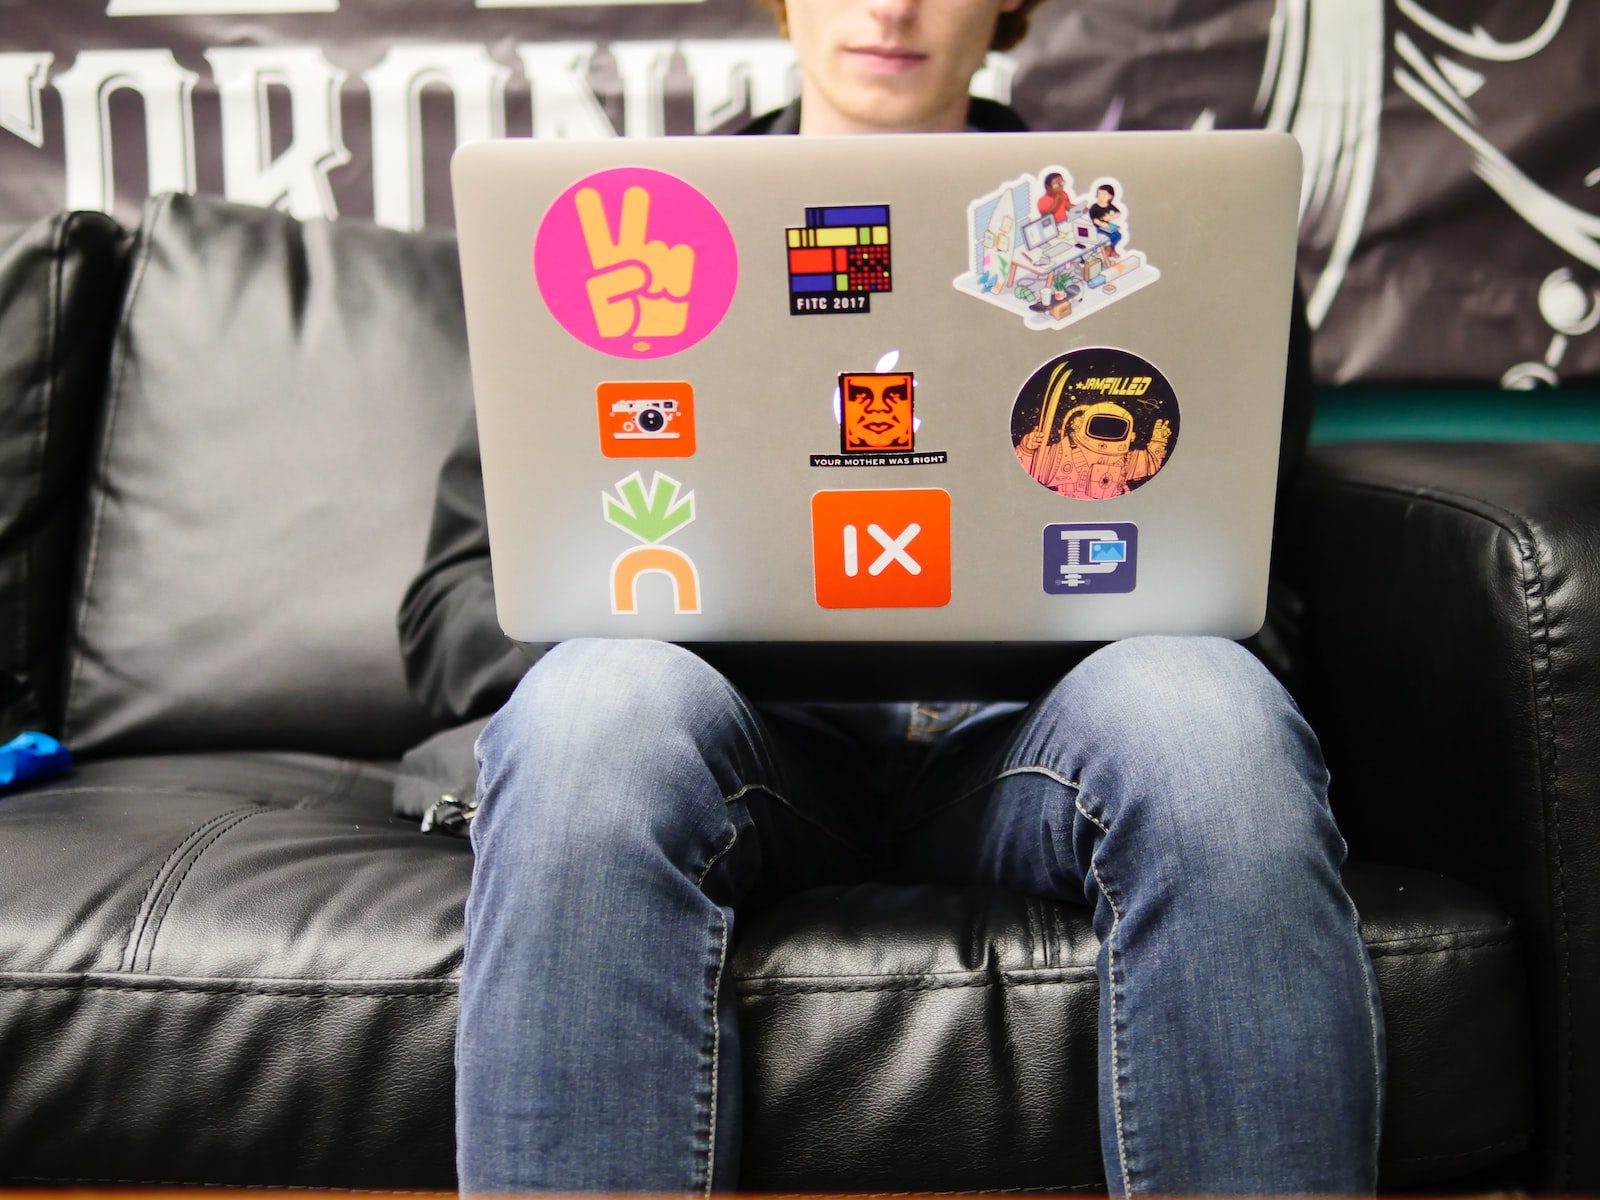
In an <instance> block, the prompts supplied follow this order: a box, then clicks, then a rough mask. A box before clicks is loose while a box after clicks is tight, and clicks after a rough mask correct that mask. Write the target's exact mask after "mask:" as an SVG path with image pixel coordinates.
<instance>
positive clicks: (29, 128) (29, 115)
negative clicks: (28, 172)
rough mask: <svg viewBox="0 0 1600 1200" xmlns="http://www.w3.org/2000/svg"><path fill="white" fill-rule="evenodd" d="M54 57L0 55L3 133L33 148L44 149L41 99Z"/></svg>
mask: <svg viewBox="0 0 1600 1200" xmlns="http://www.w3.org/2000/svg"><path fill="white" fill-rule="evenodd" d="M55 59H56V56H55V55H54V54H0V129H5V130H9V131H10V132H11V133H14V134H16V135H17V136H18V137H19V138H21V139H22V140H23V141H25V142H27V143H28V144H29V145H30V146H41V147H42V146H43V145H44V112H43V106H42V105H41V104H40V96H41V94H42V93H43V92H44V77H45V73H46V72H47V71H49V70H50V64H51V63H53V62H54V61H55Z"/></svg>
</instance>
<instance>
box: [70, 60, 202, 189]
mask: <svg viewBox="0 0 1600 1200" xmlns="http://www.w3.org/2000/svg"><path fill="white" fill-rule="evenodd" d="M198 79H199V76H198V75H196V74H195V73H194V72H193V71H188V70H185V69H184V68H183V67H181V66H179V65H178V60H177V59H176V58H174V57H173V56H172V51H170V50H85V51H83V52H82V53H80V54H79V55H78V61H77V62H75V63H73V64H72V67H71V69H70V70H66V71H63V72H61V74H59V75H57V76H56V77H55V79H54V80H52V81H51V86H52V87H54V88H55V89H56V91H57V92H58V93H60V96H61V115H62V120H63V123H64V126H65V142H66V173H67V186H66V206H67V207H68V208H92V209H100V210H101V211H103V212H109V211H110V210H111V203H112V200H113V198H114V196H115V194H116V185H115V180H114V179H113V177H112V164H111V118H110V113H109V110H108V101H109V99H110V97H111V94H112V93H113V92H116V91H119V90H121V89H123V88H128V89H131V90H132V91H136V92H138V93H139V95H140V96H142V97H143V98H144V113H145V118H144V123H145V140H146V151H147V156H148V162H149V176H150V193H151V194H152V195H154V194H156V193H158V192H192V191H194V174H195V173H194V115H193V94H194V85H195V82H196V81H197V80H198Z"/></svg>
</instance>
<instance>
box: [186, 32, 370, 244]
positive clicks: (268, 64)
mask: <svg viewBox="0 0 1600 1200" xmlns="http://www.w3.org/2000/svg"><path fill="white" fill-rule="evenodd" d="M205 53H206V61H207V62H208V63H210V64H211V73H212V74H213V75H214V76H215V77H216V81H217V98H218V100H219V101H220V102H221V105H222V190H223V194H224V195H225V196H226V197H227V198H228V199H229V200H237V201H239V202H241V203H243V204H260V205H266V206H270V207H273V208H281V209H283V210H284V211H285V212H287V213H289V214H291V215H293V216H296V217H299V218H300V219H302V220H309V219H311V218H314V217H328V218H330V219H331V218H333V217H336V216H338V215H339V210H338V206H337V205H336V204H335V203H334V199H333V189H332V188H331V187H330V186H329V184H328V172H329V171H331V170H333V169H334V168H335V167H342V166H343V165H344V164H345V163H347V162H349V161H350V151H349V150H348V149H346V148H345V144H344V139H343V137H342V136H341V131H340V128H339V88H340V87H341V86H342V85H343V84H344V81H345V73H344V72H343V71H341V70H339V68H337V67H335V66H334V65H333V64H332V63H330V62H329V61H328V60H327V59H326V58H325V57H324V56H323V54H322V51H321V50H319V49H317V48H316V47H313V46H267V47H260V48H257V47H228V48H217V49H211V50H207V51H206V52H205ZM274 84H279V85H281V86H282V87H284V88H285V89H286V90H287V91H288V93H289V111H290V120H291V128H292V130H293V134H292V137H291V139H290V141H289V144H288V147H287V148H286V149H285V150H284V151H283V153H282V154H279V155H278V156H277V157H276V158H273V157H272V123H271V120H270V118H269V116H268V112H267V89H268V88H269V87H271V86H272V85H274Z"/></svg>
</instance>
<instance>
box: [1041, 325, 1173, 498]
mask: <svg viewBox="0 0 1600 1200" xmlns="http://www.w3.org/2000/svg"><path fill="white" fill-rule="evenodd" d="M1011 445H1012V447H1013V448H1014V449H1015V450H1016V454H1017V461H1018V462H1019V463H1021V464H1022V469H1023V470H1024V471H1026V472H1027V473H1028V474H1029V475H1030V476H1032V477H1033V479H1034V480H1036V481H1037V482H1038V483H1040V484H1041V485H1043V486H1044V487H1047V488H1049V489H1050V490H1051V491H1053V492H1059V493H1060V494H1061V495H1063V496H1070V497H1072V498H1073V499H1074V500H1109V499H1110V498H1111V497H1113V496H1121V495H1124V494H1126V493H1128V492H1131V491H1133V490H1134V489H1135V488H1139V487H1143V486H1144V485H1145V484H1146V483H1148V482H1149V481H1150V480H1151V479H1152V478H1153V477H1154V476H1155V474H1156V472H1158V471H1160V470H1161V468H1162V467H1163V466H1165V465H1166V464H1167V462H1168V461H1169V460H1170V459H1171V458H1172V454H1173V452H1174V451H1175V450H1176V449H1177V447H1178V397H1177V395H1176V394H1175V393H1174V392H1173V390H1172V385H1171V384H1170V383H1168V382H1167V379H1166V376H1164V375H1163V374H1162V373H1161V372H1160V371H1158V370H1157V369H1156V368H1155V367H1153V366H1151V365H1150V363H1148V362H1147V361H1145V360H1144V359H1142V358H1140V357H1139V356H1138V355H1137V354H1134V353H1132V352H1130V351H1127V350H1113V349H1110V348H1108V347H1088V348H1085V349H1082V350H1071V351H1068V352H1067V353H1066V354H1063V355H1060V356H1059V357H1057V358H1052V359H1051V360H1050V361H1049V362H1047V363H1045V364H1044V366H1042V367H1040V368H1039V369H1038V370H1037V371H1035V372H1034V373H1033V374H1032V375H1031V376H1030V377H1029V378H1028V382H1027V383H1025V384H1023V385H1022V390H1021V391H1020V392H1018V393H1017V399H1016V403H1015V404H1014V405H1012V408H1011Z"/></svg>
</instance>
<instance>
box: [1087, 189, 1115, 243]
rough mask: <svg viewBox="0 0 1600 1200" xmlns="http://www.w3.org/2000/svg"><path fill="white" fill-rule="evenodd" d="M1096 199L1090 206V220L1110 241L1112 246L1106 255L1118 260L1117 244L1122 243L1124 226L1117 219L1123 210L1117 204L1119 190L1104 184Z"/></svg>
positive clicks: (1096, 193)
mask: <svg viewBox="0 0 1600 1200" xmlns="http://www.w3.org/2000/svg"><path fill="white" fill-rule="evenodd" d="M1094 197H1095V203H1093V204H1091V205H1090V206H1089V220H1090V221H1092V222H1093V223H1094V227H1095V228H1096V229H1098V230H1099V231H1100V232H1101V233H1103V234H1105V235H1106V237H1107V238H1109V239H1110V241H1111V245H1110V246H1109V247H1108V248H1107V250H1106V253H1107V254H1108V255H1110V256H1111V257H1112V258H1117V257H1119V255H1118V254H1117V243H1118V242H1120V241H1122V226H1120V225H1118V224H1117V223H1116V218H1117V217H1120V216H1121V215H1122V210H1121V209H1120V208H1118V207H1117V204H1116V199H1117V189H1116V188H1114V187H1113V186H1111V184H1109V183H1102V184H1101V185H1100V186H1099V187H1097V188H1096V189H1095V192H1094Z"/></svg>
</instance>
